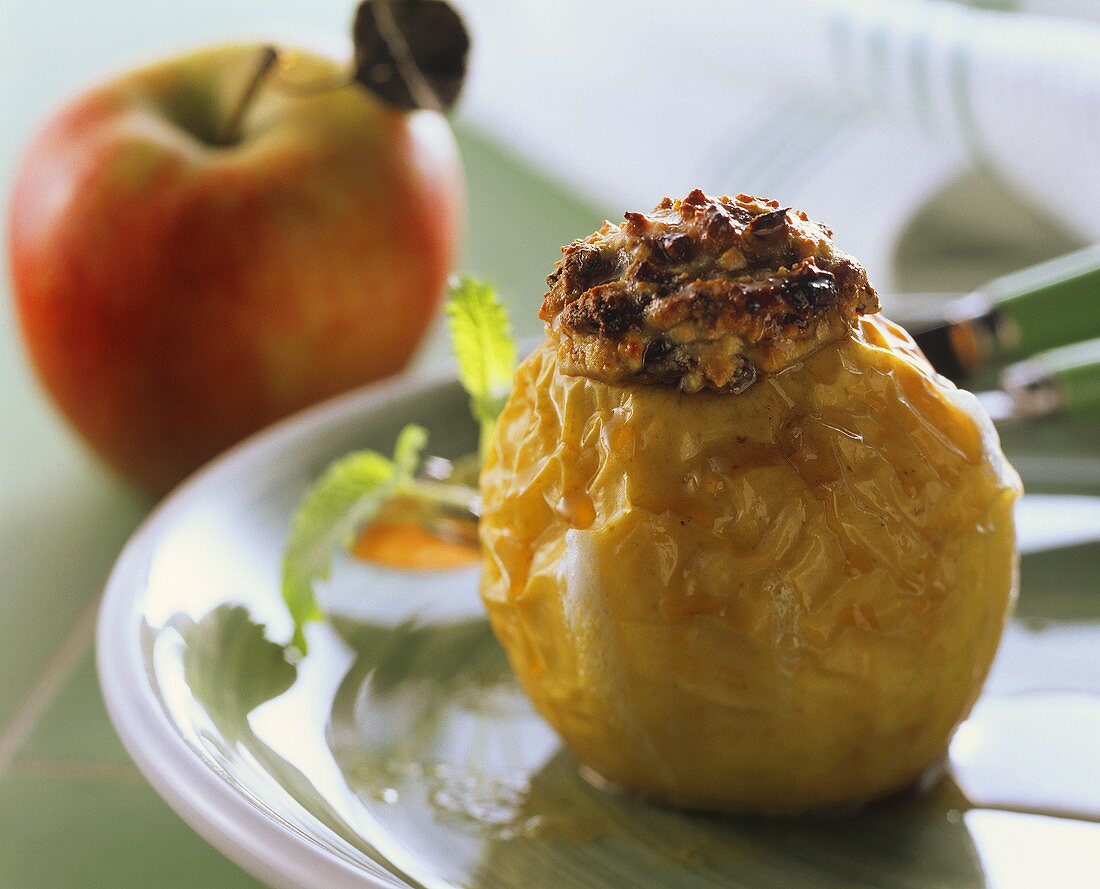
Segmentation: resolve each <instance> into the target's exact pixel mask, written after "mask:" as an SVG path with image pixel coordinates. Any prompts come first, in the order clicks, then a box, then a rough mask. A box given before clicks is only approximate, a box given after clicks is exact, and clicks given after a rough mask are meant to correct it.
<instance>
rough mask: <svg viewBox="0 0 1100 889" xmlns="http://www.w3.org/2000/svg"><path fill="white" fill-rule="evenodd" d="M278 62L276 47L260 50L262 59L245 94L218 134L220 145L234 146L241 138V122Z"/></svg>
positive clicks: (246, 85)
mask: <svg viewBox="0 0 1100 889" xmlns="http://www.w3.org/2000/svg"><path fill="white" fill-rule="evenodd" d="M278 61H279V50H277V49H276V48H275V47H274V46H264V47H262V48H261V49H260V57H259V59H258V60H257V62H256V67H255V69H254V70H253V72H252V76H251V77H249V78H248V83H247V84H245V88H244V92H242V93H241V95H240V98H238V99H237V103H236V105H234V106H233V110H232V112H230V114H229V117H227V118H226V119H225V123H224V124H223V125H222V129H221V132H220V133H219V134H218V144H219V145H233V144H235V143H236V141H237V140H238V139H239V138H240V135H241V133H240V130H241V122H242V121H243V120H244V116H245V114H246V113H247V112H248V109H249V107H250V106H251V105H252V100H253V99H255V98H256V94H257V93H258V92H259V91H260V87H261V86H263V82H264V81H265V80H266V79H267V77H268V75H269V74H270V73H271V69H272V68H274V67H275V63H276V62H278Z"/></svg>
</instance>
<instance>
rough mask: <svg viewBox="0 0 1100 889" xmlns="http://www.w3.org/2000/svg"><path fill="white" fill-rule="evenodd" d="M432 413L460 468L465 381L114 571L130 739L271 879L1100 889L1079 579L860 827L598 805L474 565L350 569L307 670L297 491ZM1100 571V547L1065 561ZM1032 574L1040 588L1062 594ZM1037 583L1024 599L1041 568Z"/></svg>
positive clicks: (219, 484)
mask: <svg viewBox="0 0 1100 889" xmlns="http://www.w3.org/2000/svg"><path fill="white" fill-rule="evenodd" d="M425 418H430V420H431V421H430V423H429V424H428V425H429V426H430V427H431V429H430V431H431V436H432V439H431V440H432V443H433V449H435V450H436V451H438V452H440V453H441V454H442V455H444V456H456V455H458V454H461V453H463V452H466V451H468V450H470V449H471V447H472V446H473V443H474V441H475V439H476V430H475V429H474V428H472V426H471V425H470V421H469V420H468V418H467V411H466V405H465V397H464V396H463V395H462V394H461V392H460V390H459V389H458V388H457V386H455V385H453V384H450V383H447V382H428V383H421V384H414V383H408V382H405V383H399V384H396V385H393V386H390V387H387V388H383V389H376V390H371V391H368V392H365V393H358V394H355V395H352V396H349V397H346V398H343V399H339V400H337V401H334V402H331V403H329V404H327V405H324V406H322V407H321V408H319V409H316V410H314V411H311V412H308V413H307V414H305V415H302V416H301V417H299V418H297V419H295V420H292V421H290V422H289V423H286V424H283V425H281V426H279V427H276V428H275V429H274V430H273V431H270V432H268V433H265V434H264V435H261V436H260V437H258V438H256V439H254V440H253V441H252V442H250V443H248V444H246V445H245V446H243V447H242V448H239V449H237V450H236V451H234V452H233V453H231V454H230V455H229V456H227V457H226V458H223V459H222V460H220V461H218V463H216V464H215V465H214V466H213V467H212V468H210V469H208V470H207V471H205V472H204V473H202V474H201V475H200V476H198V477H197V478H196V479H195V480H194V481H193V482H191V483H190V484H188V485H187V486H186V487H184V488H183V489H182V490H181V491H180V492H178V493H177V494H176V495H174V496H173V497H172V498H170V500H169V501H168V502H167V503H166V504H165V505H164V506H163V507H161V509H160V510H158V512H157V513H156V514H155V515H154V517H153V518H152V519H151V520H150V521H149V522H148V523H147V524H146V525H145V526H144V527H143V528H142V530H141V531H140V532H139V533H138V534H137V535H136V536H135V538H134V540H133V541H132V542H131V544H130V545H129V546H128V547H127V549H126V551H125V552H124V554H123V556H122V558H121V559H120V562H119V564H118V566H117V568H116V571H115V573H114V575H113V576H112V579H111V582H110V585H109V589H108V595H107V599H106V602H105V605H104V610H103V614H102V617H101V622H100V629H99V652H100V667H101V675H102V679H103V683H104V688H105V692H106V695H107V699H108V703H109V706H110V709H111V712H112V715H113V717H114V719H115V721H116V724H117V725H118V728H119V731H120V732H121V734H122V735H123V738H124V740H125V741H126V744H127V746H128V748H129V749H130V751H131V753H132V754H133V755H134V757H135V759H136V760H137V761H138V764H139V765H140V766H141V767H142V769H143V770H144V771H145V773H146V774H147V775H148V777H149V779H150V780H151V781H152V782H153V784H154V785H155V786H156V787H157V788H158V789H159V790H160V791H161V793H162V794H163V795H164V796H165V797H166V799H168V801H169V802H170V803H171V804H172V805H173V806H174V807H176V808H177V809H178V810H179V811H180V812H181V814H182V815H183V816H184V817H185V818H187V819H188V820H189V821H190V823H191V824H192V825H193V826H194V827H195V828H196V829H197V830H199V831H200V832H201V833H202V834H203V835H204V836H206V837H207V838H208V839H209V840H210V841H211V842H213V843H214V844H215V845H216V846H218V847H219V848H220V849H222V850H223V851H224V852H225V853H226V854H227V855H229V856H230V857H232V858H234V859H235V860H236V861H238V862H239V863H241V864H242V865H243V866H245V867H246V868H248V869H250V870H251V871H253V872H254V873H255V874H257V875H258V876H259V877H260V878H262V879H265V880H267V881H268V882H270V883H271V884H272V885H277V886H288V887H289V886H306V887H311V886H316V887H327V889H332V887H337V889H339V887H352V886H375V887H377V886H409V885H411V886H426V887H452V886H453V887H486V889H488V887H493V889H496V887H500V889H505V887H507V889H512V887H521V886H522V887H530V889H543V887H545V889H550V887H554V889H567V887H573V886H575V887H624V886H629V887H639V889H647V887H652V889H658V887H660V889H668V887H676V886H691V887H706V886H714V887H719V886H722V887H731V886H732V887H737V886H746V887H748V886H753V887H770V886H776V887H779V886H783V887H787V886H815V887H828V886H906V887H925V886H928V887H931V886H936V887H941V886H952V887H970V886H974V887H979V886H996V887H1002V886H1021V887H1023V886H1028V887H1032V886H1038V885H1045V886H1073V885H1095V884H1096V882H1095V881H1096V877H1097V874H1098V873H1100V853H1098V852H1097V850H1098V849H1100V825H1098V824H1097V823H1095V822H1096V821H1100V785H1098V779H1097V771H1096V769H1095V768H1094V765H1093V764H1094V760H1095V753H1096V751H1097V750H1100V645H1098V644H1097V643H1098V642H1100V623H1096V622H1093V621H1095V618H1096V617H1098V616H1100V599H1097V600H1096V601H1091V600H1090V601H1085V600H1084V599H1083V598H1082V597H1083V596H1085V595H1086V594H1087V592H1088V591H1087V590H1085V589H1083V588H1082V587H1081V584H1080V580H1079V578H1078V579H1077V580H1076V584H1077V585H1076V586H1074V581H1073V580H1070V579H1068V575H1067V578H1066V579H1065V580H1066V587H1065V588H1066V589H1069V590H1071V591H1074V590H1076V591H1078V592H1079V593H1080V596H1078V598H1079V599H1080V601H1077V600H1076V599H1075V602H1076V604H1075V606H1074V607H1075V610H1074V612H1073V613H1074V615H1075V616H1076V617H1082V616H1084V617H1086V618H1089V619H1090V620H1077V621H1075V622H1074V623H1068V622H1065V623H1049V622H1048V623H1044V624H1043V625H1041V626H1039V625H1035V624H1034V623H1029V624H1024V623H1022V622H1021V623H1018V624H1016V625H1015V626H1014V627H1013V628H1012V630H1011V631H1010V633H1009V635H1008V637H1007V639H1006V643H1005V645H1004V648H1003V649H1002V652H1001V655H1000V656H999V659H998V663H997V665H996V666H995V668H994V675H993V677H992V680H991V683H990V686H989V691H988V693H987V695H986V697H985V698H984V699H983V700H982V701H981V702H980V703H979V706H978V708H977V709H976V711H975V714H974V717H973V718H972V719H971V720H970V721H969V722H968V723H966V724H965V725H964V727H963V729H962V730H961V731H960V732H959V734H958V736H957V738H956V741H955V743H954V745H953V749H952V767H951V769H949V775H948V776H947V777H944V778H942V779H941V780H939V782H938V783H936V784H935V785H934V786H931V787H929V788H924V789H923V790H922V791H921V792H919V793H918V792H915V791H914V792H911V793H908V794H905V795H903V796H901V797H897V798H895V799H892V800H890V801H888V802H886V803H884V804H881V805H878V806H875V807H873V808H870V809H868V810H865V811H862V812H858V813H854V814H850V815H848V816H846V817H832V818H817V819H806V820H783V819H779V820H776V819H771V820H769V819H731V818H718V817H702V816H693V815H689V814H684V813H679V812H673V811H669V810H664V809H659V808H654V807H651V806H647V805H645V804H642V803H639V802H636V801H634V800H632V799H630V798H628V797H624V796H620V795H616V794H615V793H612V792H608V791H606V790H603V789H599V788H597V787H595V786H593V785H592V784H590V783H589V782H588V781H586V780H585V779H584V778H583V777H582V776H581V775H580V774H579V773H578V771H577V769H576V767H575V765H574V763H573V762H572V761H571V759H570V758H569V756H568V754H566V753H565V752H563V751H562V749H561V748H560V746H559V744H558V741H557V738H556V737H555V735H554V734H553V732H552V731H551V730H550V729H549V728H548V727H547V726H546V725H545V724H544V723H543V722H542V721H541V720H540V719H539V718H538V717H537V716H536V715H535V714H534V713H533V711H532V710H531V707H530V705H529V704H528V703H527V701H526V699H525V698H524V697H523V696H522V694H521V693H520V692H519V689H518V688H517V686H516V684H515V682H514V681H513V679H512V677H511V674H510V672H509V670H508V666H507V663H506V661H505V658H504V656H503V653H502V651H501V649H500V648H499V646H498V645H497V644H496V642H495V640H494V639H493V637H492V634H491V633H490V631H489V628H488V625H487V624H486V622H485V620H484V617H483V614H482V611H481V606H480V604H479V602H478V601H477V595H476V579H477V577H476V569H462V570H455V571H444V572H436V573H426V574H417V575H412V574H403V573H401V572H398V571H394V570H390V569H382V568H377V567H372V566H369V565H366V564H363V563H360V562H354V561H352V560H350V559H345V560H343V561H341V562H340V563H339V564H338V565H337V568H336V571H335V572H334V575H333V578H332V581H331V583H329V584H328V586H327V587H326V589H325V591H324V594H325V595H324V597H325V602H326V605H327V607H328V608H329V609H330V610H331V611H332V612H333V613H335V614H336V615H337V617H336V618H335V619H334V620H333V621H332V622H331V623H330V624H327V625H320V626H316V627H312V628H311V629H310V631H309V632H310V633H311V637H310V643H311V647H310V655H309V657H308V658H306V659H305V660H303V661H301V662H300V663H297V664H295V663H291V662H290V661H288V660H287V658H286V656H285V653H284V650H283V648H282V647H281V645H280V644H278V643H277V641H274V640H285V639H287V638H288V637H289V632H290V626H289V620H288V618H287V616H286V614H285V613H284V611H283V609H282V605H281V601H280V599H279V595H278V568H279V555H280V549H281V545H282V541H283V536H284V534H285V529H286V527H287V522H288V518H289V514H290V510H291V509H292V507H293V505H294V503H295V500H296V498H297V496H298V494H299V493H300V491H301V490H302V488H303V487H304V486H305V485H306V484H307V482H308V481H309V480H310V479H311V478H312V477H313V476H314V475H315V474H316V473H317V472H318V471H319V470H320V469H321V468H322V467H323V466H324V465H325V463H326V462H327V461H328V460H329V459H331V458H332V457H334V456H337V455H339V454H341V453H343V452H345V451H347V450H350V449H351V448H354V447H377V448H380V449H382V450H387V449H388V447H389V445H390V443H391V441H392V437H393V435H394V434H395V432H396V430H397V429H398V428H400V426H401V425H403V424H404V423H405V422H408V421H410V420H417V421H420V422H423V421H424V419H425ZM1047 505H1049V504H1047ZM1025 508H1026V507H1025ZM1044 508H1045V507H1044ZM1082 549H1083V550H1084V552H1083V553H1082ZM1027 558H1031V557H1030V556H1029V557H1027ZM1098 558H1100V544H1098V543H1097V542H1096V541H1095V540H1094V541H1093V542H1092V543H1087V544H1084V546H1083V548H1082V547H1078V551H1077V556H1076V557H1075V559H1073V560H1071V561H1072V562H1073V563H1078V564H1089V563H1090V562H1091V563H1092V564H1094V565H1095V564H1096V563H1097V560H1098ZM1036 564H1037V565H1039V566H1040V567H1041V569H1042V571H1044V572H1045V575H1043V577H1042V579H1043V581H1044V583H1046V584H1048V585H1050V584H1058V583H1060V582H1061V581H1060V579H1059V576H1058V573H1057V570H1053V569H1052V563H1049V561H1048V562H1036ZM1067 564H1069V563H1067ZM1024 580H1025V596H1028V595H1030V593H1029V591H1028V587H1027V583H1028V580H1029V572H1028V566H1027V563H1026V562H1025V571H1024ZM1092 592H1093V593H1095V591H1092ZM1035 595H1036V596H1038V594H1035ZM1065 595H1067V596H1068V595H1077V593H1073V592H1071V593H1066V594H1065ZM1037 601H1038V600H1037ZM1056 601H1059V602H1061V603H1062V606H1064V604H1065V603H1064V598H1063V599H1058V600H1056ZM1031 610H1032V611H1035V610H1036V609H1035V608H1032V609H1031ZM964 791H965V795H964Z"/></svg>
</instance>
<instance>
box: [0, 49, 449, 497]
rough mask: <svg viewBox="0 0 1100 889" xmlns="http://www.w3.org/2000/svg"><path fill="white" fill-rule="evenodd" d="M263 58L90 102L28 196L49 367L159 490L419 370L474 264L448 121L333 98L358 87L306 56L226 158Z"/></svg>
mask: <svg viewBox="0 0 1100 889" xmlns="http://www.w3.org/2000/svg"><path fill="white" fill-rule="evenodd" d="M260 52H261V49H260V48H259V47H256V46H230V47H222V48H215V49H207V50H203V51H199V52H195V53H193V54H191V55H187V56H184V57H180V58H176V59H171V60H167V61H164V62H161V63H160V64H156V65H153V66H151V67H147V68H143V69H141V70H138V71H134V72H131V73H129V74H126V75H125V76H122V77H120V78H118V79H117V80H114V81H112V82H110V83H107V84H105V85H103V86H101V87H99V88H97V89H94V90H92V91H90V92H87V93H85V94H83V95H81V96H79V97H77V98H75V99H74V100H72V101H71V102H70V103H69V104H68V105H67V106H66V107H64V108H63V109H62V110H61V111H60V113H58V114H57V115H56V116H55V117H54V118H53V119H52V120H51V121H50V122H49V123H48V124H47V126H46V127H45V129H44V130H43V131H42V132H41V133H40V134H39V135H38V137H37V138H36V139H35V140H34V142H33V143H32V144H31V146H30V149H29V151H28V152H27V155H26V159H25V161H24V163H23V165H22V168H21V169H20V171H19V173H18V176H17V179H16V182H15V187H14V193H13V197H12V202H11V218H10V227H9V231H10V244H9V248H10V253H11V269H12V273H13V282H14V290H15V295H16V299H17V302H18V308H19V317H20V320H21V323H22V327H23V332H24V334H25V337H26V342H27V345H28V349H29V353H30V356H31V358H32V360H33V363H34V365H35V367H36V369H37V371H38V374H39V375H40V377H41V380H42V382H43V383H44V384H45V387H46V389H47V390H48V391H49V392H50V394H51V395H52V396H53V398H54V399H55V400H56V402H57V404H58V405H59V407H60V408H61V410H62V411H63V412H64V414H65V415H66V416H67V417H68V418H69V420H70V421H71V422H72V424H73V425H74V426H75V427H76V429H77V430H78V431H79V432H80V434H81V435H82V436H83V437H84V438H85V439H86V440H87V442H88V443H89V444H90V445H91V447H92V448H93V449H94V450H95V451H97V452H98V453H99V454H100V455H101V456H102V457H103V458H104V459H105V460H106V461H107V462H108V463H109V464H110V465H111V466H113V467H114V468H115V469H117V470H118V471H119V472H121V473H122V474H124V475H125V476H128V477H129V478H131V479H133V480H135V481H136V482H138V483H139V484H141V485H142V486H144V487H145V488H147V489H149V490H151V491H154V492H160V491H163V490H165V489H167V488H168V487H169V486H171V485H172V484H173V483H175V482H176V481H178V480H179V479H180V478H182V477H183V476H184V475H186V474H187V473H188V472H189V471H191V470H192V469H194V468H195V467H196V466H198V465H199V464H201V463H202V462H204V461H205V460H207V459H208V458H210V457H212V456H213V455H214V454H216V453H217V452H218V451H220V450H222V449H223V448H225V447H226V446H228V445H230V444H232V443H233V442H235V441H237V440H239V439H240V438H242V437H243V436H245V435H247V434H248V433H250V432H252V431H254V430H256V429H259V428H260V427H262V426H264V425H266V424H268V423H270V422H272V421H273V420H276V419H278V418H279V417H282V416H284V415H286V414H288V413H290V412H292V411H295V410H297V409H298V408H301V407H303V406H305V405H308V404H310V403H311V402H314V401H317V400H319V399H321V398H324V397H326V396H329V395H332V394H334V393H337V392H340V391H343V390H347V389H350V388H352V387H355V386H359V385H361V384H364V383H368V382H370V381H372V380H377V379H379V378H381V377H385V376H387V375H389V374H393V373H395V372H397V371H399V370H401V369H402V368H403V367H404V366H405V365H406V363H407V362H408V360H409V357H410V355H411V354H412V352H413V351H414V349H415V348H416V345H417V343H418V342H419V341H420V339H421V337H422V335H423V334H424V331H425V329H426V327H427V325H428V323H429V321H430V319H431V317H432V314H433V311H434V309H435V307H436V305H437V302H438V300H439V298H440V296H441V294H442V292H443V288H444V286H445V280H446V277H447V274H448V272H449V270H450V268H451V263H452V261H453V258H454V252H455V246H456V237H457V223H458V215H459V210H460V203H461V172H460V166H459V161H458V154H457V150H456V148H455V143H454V139H453V136H452V134H451V131H450V128H449V126H448V124H447V122H446V121H445V119H444V118H443V117H441V116H440V115H438V114H436V113H434V112H428V111H416V112H413V113H411V114H407V113H402V112H398V111H394V110H391V109H388V108H387V107H385V106H383V105H382V104H381V103H379V102H378V101H377V100H376V99H374V98H373V97H372V96H371V95H369V94H368V93H367V92H366V91H365V90H364V89H362V88H361V87H359V86H357V85H354V84H348V85H345V86H342V87H338V88H329V89H327V90H321V91H316V90H318V89H319V88H320V86H322V85H324V84H328V85H329V86H330V87H331V85H332V84H333V83H335V82H338V81H339V79H340V78H341V76H342V75H343V72H342V69H340V68H338V66H337V65H336V64H335V63H333V62H331V61H329V60H326V59H323V58H321V57H318V56H315V55H313V54H310V53H305V52H297V53H295V54H294V56H293V63H292V64H291V65H290V66H289V67H287V69H286V70H280V71H277V72H275V74H274V76H273V77H272V78H271V80H270V82H268V83H267V84H266V85H264V86H262V87H261V88H260V90H259V91H258V93H257V94H256V97H255V101H254V102H253V104H252V105H251V106H249V109H248V111H247V113H246V115H245V116H244V118H243V121H242V124H241V126H240V129H239V137H238V138H236V139H234V140H233V142H232V143H231V144H220V143H219V133H221V132H222V128H223V127H224V125H225V121H226V118H227V116H228V115H229V114H230V113H231V108H232V106H233V105H234V103H235V102H236V100H237V98H238V97H239V95H240V94H241V92H242V90H243V89H244V87H245V85H246V84H247V83H248V81H249V78H250V75H251V73H252V72H253V70H254V68H255V66H256V64H257V59H258V57H259V54H260ZM284 58H285V56H284ZM291 79H292V80H293V81H294V82H295V83H298V84H306V83H308V84H311V85H312V88H313V89H314V92H312V93H309V92H308V91H307V90H306V88H305V87H304V86H300V87H299V88H297V89H293V90H292V89H290V88H288V87H287V86H286V85H285V81H287V80H291Z"/></svg>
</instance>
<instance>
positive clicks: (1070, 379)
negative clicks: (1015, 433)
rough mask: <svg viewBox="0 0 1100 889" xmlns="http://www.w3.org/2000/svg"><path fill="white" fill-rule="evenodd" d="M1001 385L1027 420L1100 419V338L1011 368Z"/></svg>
mask: <svg viewBox="0 0 1100 889" xmlns="http://www.w3.org/2000/svg"><path fill="white" fill-rule="evenodd" d="M1001 385H1002V387H1003V388H1004V390H1005V392H1007V393H1008V395H1009V396H1010V397H1011V398H1012V400H1013V402H1014V403H1015V404H1016V406H1017V408H1018V409H1019V411H1020V413H1021V414H1024V415H1027V416H1040V415H1045V414H1049V413H1065V414H1068V415H1070V416H1075V417H1090V418H1095V417H1100V338H1096V339H1091V340H1085V341H1083V342H1080V343H1073V344H1072V345H1069V346H1061V347H1060V348H1057V349H1049V350H1048V351H1046V352H1041V353H1039V354H1038V355H1035V356H1033V357H1031V358H1029V359H1027V360H1026V361H1020V362H1017V363H1016V364H1013V365H1010V366H1009V367H1007V368H1005V370H1004V373H1003V374H1002V376H1001Z"/></svg>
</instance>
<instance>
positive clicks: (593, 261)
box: [539, 189, 879, 392]
mask: <svg viewBox="0 0 1100 889" xmlns="http://www.w3.org/2000/svg"><path fill="white" fill-rule="evenodd" d="M832 236H833V233H832V231H830V230H829V229H828V228H826V227H825V226H824V225H822V224H820V223H818V222H813V221H811V220H810V219H809V218H808V217H807V216H806V214H805V213H803V212H802V211H801V210H792V209H791V208H789V207H780V205H779V204H778V203H777V202H776V201H770V200H766V199H764V198H757V197H753V196H751V195H745V194H739V195H737V196H736V197H733V198H730V197H720V198H712V197H708V196H707V195H705V194H703V192H701V191H699V190H698V189H696V190H695V191H693V192H691V193H690V194H689V195H688V196H687V197H685V198H684V199H683V200H682V201H680V200H677V201H673V200H671V199H669V198H665V199H664V200H663V201H661V203H659V204H658V205H657V206H656V207H655V208H654V210H653V212H652V213H649V214H643V213H627V214H626V215H625V221H624V222H622V223H621V224H619V225H613V224H612V223H610V222H607V223H604V225H603V227H602V228H601V229H600V230H599V231H598V232H596V233H595V234H592V235H589V236H588V237H587V238H585V239H584V240H579V241H574V242H573V243H572V244H569V245H568V246H566V247H563V248H562V254H563V256H562V258H561V260H560V261H559V262H558V264H557V266H556V267H555V268H554V272H553V274H551V275H550V276H549V277H548V278H547V279H546V282H547V284H549V285H550V289H549V290H548V291H547V292H546V296H545V297H544V299H543V303H542V310H541V311H540V312H539V317H540V318H542V319H543V320H544V321H546V322H547V325H548V328H549V331H550V335H551V336H552V337H554V338H556V340H557V344H558V359H559V362H560V365H561V367H562V369H563V370H564V371H565V372H566V373H570V374H579V375H585V376H589V377H593V378H596V379H601V380H605V381H607V382H609V383H620V382H625V381H627V380H638V381H644V382H651V383H661V384H666V385H678V386H680V387H681V388H682V389H684V390H685V391H688V392H696V391H699V390H700V389H704V388H707V389H713V390H718V391H727V392H739V391H741V390H743V389H744V388H746V387H747V386H748V385H750V384H751V383H752V382H753V381H754V380H755V379H756V377H757V376H758V375H759V374H760V373H771V372H774V371H776V370H779V369H781V368H783V367H786V366H787V365H789V364H791V363H793V362H795V361H798V360H799V359H800V358H802V357H804V356H805V355H807V354H809V353H810V352H812V351H814V350H815V349H817V348H819V347H820V346H822V345H824V344H825V343H827V342H831V341H832V340H836V339H839V338H841V337H843V336H847V335H848V333H849V332H850V331H851V330H852V328H853V326H854V324H855V321H856V318H857V317H858V316H859V315H862V314H867V313H871V312H877V311H878V308H879V304H878V297H877V295H876V294H875V290H874V288H873V287H872V286H871V285H870V283H869V282H868V280H867V273H866V271H865V270H864V268H863V266H861V265H860V264H859V263H858V262H856V261H855V260H854V259H852V257H850V256H849V255H848V254H846V253H843V252H842V251H840V250H837V249H836V247H834V246H833V242H832Z"/></svg>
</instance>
